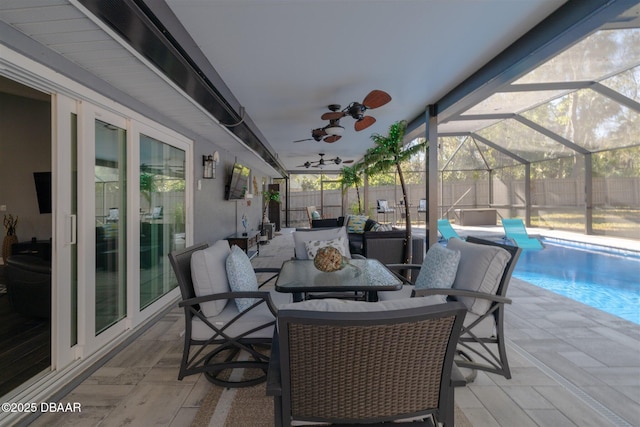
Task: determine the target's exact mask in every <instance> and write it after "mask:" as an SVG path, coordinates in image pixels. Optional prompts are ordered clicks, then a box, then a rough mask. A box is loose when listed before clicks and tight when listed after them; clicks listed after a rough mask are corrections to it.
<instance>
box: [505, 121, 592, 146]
mask: <svg viewBox="0 0 640 427" xmlns="http://www.w3.org/2000/svg"><path fill="white" fill-rule="evenodd" d="M513 118H514V119H515V120H516V121H518V122H520V123H522V124H523V125H525V126H528V127H530V128H531V129H533V130H535V131H536V132H539V133H541V134H543V135H544V136H546V137H547V138H551V139H553V140H554V141H556V142H558V143H560V144H562V145H564V146H565V147H568V148H570V149H572V150H573V151H575V152H578V153H580V154H587V153H588V152H589V151H588V150H586V149H584V148H582V147H580V146H579V145H576V144H574V143H573V142H571V141H569V140H568V139H566V138H563V137H561V136H560V135H558V134H557V133H555V132H552V131H550V130H549V129H547V128H546V127H543V126H540V125H539V124H537V123H535V122H532V121H531V120H529V119H527V118H524V117H522V116H519V115H515V116H514V117H513Z"/></svg>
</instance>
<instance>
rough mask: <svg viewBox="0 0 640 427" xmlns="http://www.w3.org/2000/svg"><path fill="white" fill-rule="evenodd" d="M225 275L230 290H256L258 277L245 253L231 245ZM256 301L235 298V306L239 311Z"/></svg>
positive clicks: (254, 299) (256, 299)
mask: <svg viewBox="0 0 640 427" xmlns="http://www.w3.org/2000/svg"><path fill="white" fill-rule="evenodd" d="M226 267H227V277H228V278H229V286H230V287H231V291H232V292H254V291H257V290H258V278H257V277H256V273H255V271H254V270H253V265H251V260H250V259H249V257H248V256H247V254H246V253H245V252H244V251H243V250H242V249H240V248H239V247H238V246H236V245H233V247H232V248H231V253H230V254H229V256H228V257H227V263H226ZM256 302H258V298H236V306H237V307H238V310H239V311H240V312H243V311H245V310H246V309H248V308H249V307H251V305H253V304H254V303H256Z"/></svg>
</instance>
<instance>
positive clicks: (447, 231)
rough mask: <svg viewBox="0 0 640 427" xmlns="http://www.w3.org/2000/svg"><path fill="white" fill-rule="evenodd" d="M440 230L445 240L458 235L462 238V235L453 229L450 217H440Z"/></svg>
mask: <svg viewBox="0 0 640 427" xmlns="http://www.w3.org/2000/svg"><path fill="white" fill-rule="evenodd" d="M438 231H439V232H440V234H441V235H442V239H443V240H447V241H448V240H449V239H451V238H452V237H456V238H458V239H460V238H461V237H460V235H459V234H458V233H457V232H456V230H454V229H453V227H452V226H451V223H450V222H449V220H448V219H439V220H438Z"/></svg>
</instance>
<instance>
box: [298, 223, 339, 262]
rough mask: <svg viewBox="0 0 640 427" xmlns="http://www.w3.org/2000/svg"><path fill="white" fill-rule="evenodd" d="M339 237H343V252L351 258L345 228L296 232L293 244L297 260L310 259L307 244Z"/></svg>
mask: <svg viewBox="0 0 640 427" xmlns="http://www.w3.org/2000/svg"><path fill="white" fill-rule="evenodd" d="M338 237H343V240H342V242H343V244H344V247H343V250H342V251H341V252H343V253H344V254H345V256H346V257H347V258H351V255H350V254H351V253H350V252H349V236H348V235H347V230H346V228H345V227H339V228H321V229H318V230H311V231H295V232H294V233H293V242H294V245H295V252H296V258H297V259H309V255H307V248H306V246H305V242H312V241H322V240H333V239H336V238H338Z"/></svg>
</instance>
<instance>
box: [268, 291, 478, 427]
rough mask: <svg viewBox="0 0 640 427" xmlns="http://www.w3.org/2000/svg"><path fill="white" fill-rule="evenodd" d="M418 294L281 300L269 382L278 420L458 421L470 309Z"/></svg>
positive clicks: (283, 422) (286, 423)
mask: <svg viewBox="0 0 640 427" xmlns="http://www.w3.org/2000/svg"><path fill="white" fill-rule="evenodd" d="M419 300H423V299H422V298H413V299H406V300H404V302H402V303H400V302H398V301H387V302H378V303H366V302H354V301H340V300H313V301H305V302H301V303H296V304H290V305H287V306H286V307H283V308H282V309H281V310H280V312H279V313H278V338H277V339H276V340H275V341H274V353H276V354H272V358H271V362H270V365H269V380H268V382H267V394H269V395H273V396H274V398H275V402H274V411H275V420H276V423H275V424H276V425H284V426H289V425H291V423H292V422H293V421H311V422H326V423H331V424H332V425H333V424H339V425H341V424H348V425H352V424H358V425H360V424H374V425H381V424H382V423H385V424H384V425H387V424H386V423H387V422H389V421H394V420H407V419H410V418H411V419H412V421H413V423H412V424H411V425H415V426H420V425H433V424H430V423H431V422H434V421H435V422H434V424H435V425H438V424H437V422H438V421H439V422H441V423H443V424H442V425H444V426H453V414H454V401H453V399H454V387H455V386H462V385H464V384H465V381H464V378H463V377H462V375H461V374H460V373H459V371H458V369H457V368H456V367H455V365H454V364H453V357H454V353H455V347H456V342H457V339H458V335H459V332H460V328H461V326H462V321H463V318H464V315H465V312H466V309H465V307H464V305H463V304H461V303H458V302H452V303H446V304H438V305H430V306H427V304H426V303H427V301H426V300H423V301H419ZM415 417H417V418H418V420H417V421H416V419H415ZM393 425H395V424H393Z"/></svg>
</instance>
